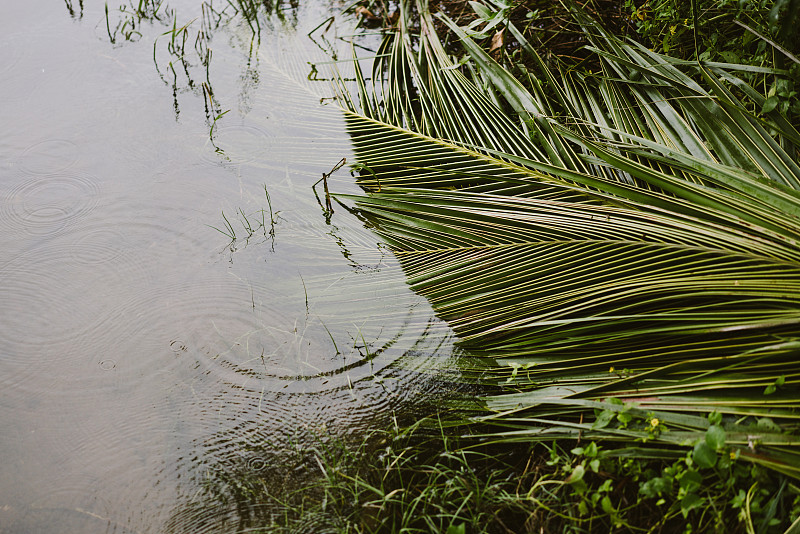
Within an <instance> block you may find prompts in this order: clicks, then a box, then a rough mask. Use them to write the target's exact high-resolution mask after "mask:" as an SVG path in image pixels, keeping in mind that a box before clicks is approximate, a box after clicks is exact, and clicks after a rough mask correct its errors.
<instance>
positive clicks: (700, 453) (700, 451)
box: [692, 441, 717, 468]
mask: <svg viewBox="0 0 800 534" xmlns="http://www.w3.org/2000/svg"><path fill="white" fill-rule="evenodd" d="M692 459H694V463H696V464H697V466H698V467H701V468H709V467H714V465H715V464H716V463H717V453H716V452H714V449H712V448H711V447H709V446H708V443H706V442H705V441H700V442H698V443H697V445H695V446H694V452H693V453H692Z"/></svg>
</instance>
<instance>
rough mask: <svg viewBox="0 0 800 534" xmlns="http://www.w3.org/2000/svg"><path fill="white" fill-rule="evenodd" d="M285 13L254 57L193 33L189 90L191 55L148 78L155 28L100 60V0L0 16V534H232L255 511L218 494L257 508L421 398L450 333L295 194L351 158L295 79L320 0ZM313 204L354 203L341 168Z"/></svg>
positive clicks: (431, 385)
mask: <svg viewBox="0 0 800 534" xmlns="http://www.w3.org/2000/svg"><path fill="white" fill-rule="evenodd" d="M134 3H135V2H134ZM84 4H85V5H84ZM307 4H309V5H305V6H302V7H299V8H296V9H293V8H291V6H284V8H282V9H283V14H284V15H285V16H284V20H285V21H286V22H285V24H281V23H275V24H274V25H272V26H271V27H270V28H268V27H264V28H263V30H262V35H261V36H262V39H261V41H260V42H259V41H253V40H252V32H251V30H250V28H249V27H248V26H247V25H246V24H244V23H242V21H241V19H239V22H238V23H237V24H228V25H225V24H222V25H221V26H220V27H219V28H216V29H215V31H214V33H213V36H210V37H208V39H207V41H206V42H205V45H206V46H208V47H211V48H212V49H213V59H212V61H211V63H210V67H209V73H208V79H207V80H206V74H205V71H206V69H205V67H204V66H203V65H201V64H200V63H199V62H198V61H197V58H198V56H197V53H196V52H193V54H194V55H192V56H191V58H190V65H189V69H188V70H186V71H184V70H182V68H181V66H180V65H179V64H178V63H175V64H174V65H173V66H174V67H175V65H178V66H177V67H176V68H177V72H176V73H175V75H174V76H173V73H172V71H169V70H167V67H168V65H169V61H170V59H172V60H174V59H175V58H171V57H170V56H169V54H168V51H167V50H166V48H165V43H166V39H167V37H163V36H162V35H161V34H163V33H164V32H165V31H167V30H169V29H170V28H171V25H169V26H166V25H164V24H160V23H147V22H142V23H140V24H139V26H138V27H137V32H139V33H140V34H141V35H136V34H134V35H132V36H131V40H127V39H125V38H124V36H123V35H122V34H117V35H116V37H115V42H114V43H111V42H110V38H109V31H110V30H113V29H114V27H116V26H114V25H115V24H117V25H119V22H120V21H121V20H123V18H124V15H121V14H120V13H119V12H117V11H115V9H116V7H117V6H115V5H110V6H109V7H110V8H111V17H110V18H109V20H110V22H111V24H110V27H107V26H106V17H105V13H104V5H103V3H100V2H88V1H87V2H83V3H79V2H76V1H72V2H65V3H64V4H58V3H54V2H45V1H44V0H32V1H27V2H15V3H13V5H11V6H6V12H5V14H4V17H3V18H2V20H0V30H2V31H0V49H1V50H3V54H2V55H0V94H1V95H2V99H0V116H2V120H3V125H4V127H3V128H2V130H0V251H2V252H0V388H2V389H0V391H2V393H0V428H2V429H3V431H2V433H0V457H2V458H3V462H2V463H0V532H2V533H30V532H42V533H49V532H54V533H55V532H58V533H65V532H85V533H90V532H126V533H127V532H234V531H239V530H242V529H244V528H246V527H252V526H255V525H256V524H258V521H261V520H263V517H264V516H265V514H267V512H264V513H261V512H259V502H257V499H255V500H254V499H251V498H248V497H246V496H242V495H241V494H237V493H236V492H235V491H233V490H232V489H231V488H233V487H235V482H236V479H237V477H241V478H242V479H252V478H253V477H255V478H256V479H258V480H260V481H261V482H262V483H263V485H264V486H265V487H266V488H273V489H275V491H279V490H280V487H281V485H282V484H291V480H292V477H293V476H296V475H298V473H299V474H301V475H302V474H303V473H305V474H306V475H307V474H308V473H309V472H310V470H313V469H312V468H310V467H309V466H308V465H307V464H306V463H303V461H302V458H303V457H304V455H303V454H302V450H303V448H304V447H307V446H310V444H312V443H313V442H314V440H319V439H327V438H330V437H346V438H348V439H353V440H355V441H358V440H359V439H362V438H363V436H365V435H366V434H367V433H368V431H369V430H370V429H372V428H377V427H380V426H381V425H383V424H385V423H386V421H387V420H389V418H390V417H391V416H392V414H394V413H408V412H409V411H410V410H413V409H414V406H415V405H416V404H417V403H419V402H422V401H424V400H425V399H428V398H430V397H431V395H433V394H435V393H436V392H437V391H439V389H440V387H441V386H440V384H438V383H437V381H436V380H435V379H434V378H432V376H431V374H429V373H427V372H426V370H427V369H429V368H430V367H431V366H432V365H433V366H437V365H438V366H441V365H443V362H445V361H446V359H447V358H448V357H449V355H450V353H451V351H452V346H451V344H450V340H449V337H448V331H447V330H446V328H445V327H444V326H443V325H442V324H441V323H439V322H438V321H437V320H436V319H435V318H434V317H433V314H432V312H431V310H430V308H429V306H428V305H427V303H426V302H425V301H424V300H422V299H420V298H419V297H417V296H416V295H414V294H413V293H412V292H410V291H409V290H408V288H407V287H406V285H405V282H404V279H403V275H402V272H401V271H400V269H399V267H398V265H397V263H396V261H395V260H394V259H393V257H392V256H391V254H390V253H389V252H388V251H387V249H386V247H385V246H383V245H382V244H381V243H380V242H379V241H378V239H377V238H376V237H375V236H373V235H372V234H371V233H370V232H369V231H368V230H366V229H364V228H363V226H362V225H361V223H359V221H358V220H357V219H356V218H355V217H353V216H352V215H350V214H348V213H347V212H346V211H345V210H343V209H340V208H337V209H336V213H335V214H334V215H333V217H332V218H331V219H330V221H329V222H328V221H326V217H325V215H324V213H323V210H322V208H321V206H320V205H319V204H318V203H317V200H316V198H315V197H314V194H313V192H312V190H311V185H312V184H313V183H314V182H316V181H317V180H319V178H320V177H321V175H322V173H323V172H327V171H329V170H330V169H331V168H332V167H333V166H334V165H335V164H336V163H337V162H338V161H339V160H340V159H341V158H349V157H350V154H351V152H350V144H349V140H348V137H347V135H346V134H345V132H344V127H343V123H342V120H341V115H340V112H339V111H337V109H336V108H335V107H334V106H333V105H331V104H329V103H327V105H326V102H325V101H324V102H323V104H320V94H319V93H317V94H315V93H314V92H311V91H308V90H307V88H306V86H307V84H306V83H304V82H303V80H304V79H305V76H306V75H307V74H308V69H309V67H308V65H307V64H306V62H305V60H304V59H303V58H304V57H306V56H309V57H313V55H314V53H315V51H317V49H316V48H315V45H314V44H313V43H312V42H310V41H309V40H308V38H307V37H306V33H307V32H308V31H309V30H310V29H311V28H313V27H314V26H316V25H317V24H319V23H320V22H321V21H323V20H324V19H325V18H326V17H327V16H328V14H329V12H330V13H336V9H337V7H336V6H326V5H322V4H313V3H307ZM169 5H170V6H171V7H172V8H174V10H175V13H176V14H177V17H178V20H179V21H182V22H184V23H185V22H188V21H189V20H192V19H193V18H195V17H201V16H202V12H201V9H200V7H199V3H198V2H192V1H188V0H187V1H183V2H171V3H170V4H169ZM200 23H201V19H200V18H198V19H197V20H196V22H195V23H194V24H195V26H194V27H192V28H193V29H192V32H193V33H191V35H192V37H194V36H195V35H196V34H197V31H196V30H195V29H194V28H197V27H198V25H199V24H200ZM334 30H335V28H334V29H332V30H330V31H334ZM334 36H335V34H332V33H328V34H327V37H329V38H330V41H331V42H333V41H335V39H334V38H333V37H334ZM157 39H159V40H160V41H159V42H157V43H156V44H157V46H156V64H158V65H159V66H160V68H159V70H160V71H161V75H159V72H158V71H157V70H156V66H155V64H154V57H153V56H154V54H153V42H154V41H156V40H157ZM132 41H135V42H132ZM159 43H160V44H159ZM201 49H202V46H201ZM164 72H166V73H167V75H164ZM187 72H188V76H187ZM204 81H206V82H207V83H208V84H209V86H210V87H213V93H214V102H213V106H212V109H211V110H208V109H207V108H208V105H207V103H206V100H205V98H204V96H203V89H202V82H204ZM322 92H323V93H324V89H322ZM214 106H217V109H216V110H215V109H213V107H214ZM222 111H227V113H225V114H224V115H223V116H222V117H220V118H219V119H218V120H217V122H216V124H215V125H214V137H213V140H210V139H209V131H210V128H211V124H213V118H214V117H215V116H216V115H218V114H219V112H222ZM331 187H333V188H334V189H335V190H337V191H340V192H347V191H350V192H355V188H354V186H353V185H352V178H351V177H350V176H349V174H348V173H347V172H346V169H342V170H340V171H338V172H337V173H335V174H334V175H333V176H332V177H331ZM265 188H266V192H265ZM267 193H268V194H269V199H270V202H269V204H268V203H267ZM270 204H271V209H272V218H273V221H274V224H273V223H272V222H271V221H270V211H269V205H270ZM223 214H224V216H225V218H227V220H228V221H229V223H230V224H231V225H232V227H233V229H234V231H235V234H236V238H235V239H230V238H229V237H227V236H225V235H223V233H221V232H219V231H217V230H216V229H215V228H213V227H216V228H218V229H221V230H226V222H225V218H223ZM262 223H263V225H264V226H263V227H260V225H261V224H262ZM251 230H252V231H251ZM226 231H227V230H226ZM298 459H299V460H298ZM298 476H299V475H298ZM209 488H212V490H213V491H208V490H209ZM215 492H216V493H215ZM215 494H217V495H218V496H220V497H227V500H226V499H224V498H220V499H217V500H215V499H214V498H213V496H214V495H215ZM209 495H211V496H209Z"/></svg>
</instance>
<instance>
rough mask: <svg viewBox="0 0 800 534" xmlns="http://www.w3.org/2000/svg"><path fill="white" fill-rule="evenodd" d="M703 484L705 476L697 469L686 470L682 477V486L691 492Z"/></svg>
mask: <svg viewBox="0 0 800 534" xmlns="http://www.w3.org/2000/svg"><path fill="white" fill-rule="evenodd" d="M702 484H703V476H702V475H701V474H700V473H698V472H697V471H695V470H691V471H686V472H685V473H684V474H683V476H682V477H681V481H680V486H681V488H682V489H683V490H685V491H686V492H687V493H691V492H693V491H695V490H696V489H698V488H699V487H700V486H701V485H702Z"/></svg>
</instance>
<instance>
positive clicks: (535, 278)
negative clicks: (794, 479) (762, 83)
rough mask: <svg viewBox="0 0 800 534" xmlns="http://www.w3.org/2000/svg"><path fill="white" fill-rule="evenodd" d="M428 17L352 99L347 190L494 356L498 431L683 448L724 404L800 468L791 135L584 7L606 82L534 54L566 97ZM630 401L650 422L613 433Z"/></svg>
mask: <svg viewBox="0 0 800 534" xmlns="http://www.w3.org/2000/svg"><path fill="white" fill-rule="evenodd" d="M418 11H419V13H420V14H421V30H420V34H419V35H418V36H416V35H413V36H412V34H411V31H410V29H409V28H410V24H409V22H408V9H407V7H404V14H403V16H401V21H403V22H401V24H400V25H399V29H398V31H397V32H394V33H391V34H389V35H387V37H386V39H385V40H384V42H383V44H382V46H381V53H380V54H379V57H381V58H385V59H380V60H379V61H378V62H377V63H376V64H375V66H374V67H375V68H374V69H373V72H372V76H371V77H372V81H373V83H372V85H371V86H368V85H367V83H366V79H365V77H364V75H363V74H362V73H361V72H360V68H357V71H358V73H357V76H356V79H357V81H358V91H359V98H358V100H357V102H358V104H357V105H356V101H354V100H353V99H350V98H347V97H345V98H343V101H344V102H345V103H347V104H348V107H349V108H350V109H349V110H348V111H347V112H346V121H347V127H348V131H349V132H350V135H351V138H352V141H353V145H354V149H355V153H356V155H357V158H358V161H359V163H360V165H361V169H362V173H361V176H360V177H359V183H360V184H361V185H362V187H364V189H365V190H367V191H368V192H369V194H368V195H367V196H358V197H347V196H344V195H340V196H339V198H340V199H341V200H346V199H349V200H353V201H355V203H356V205H357V207H358V209H359V210H360V211H361V213H362V214H363V215H364V216H365V217H367V219H368V220H370V222H371V223H372V225H373V226H374V229H375V230H376V231H377V232H379V233H380V234H382V235H383V236H384V237H385V238H386V239H387V240H388V241H389V242H390V243H391V244H392V245H393V246H394V248H395V251H396V254H397V255H398V257H399V259H400V261H401V263H402V265H403V268H404V270H405V272H406V274H407V276H408V279H409V283H410V284H411V286H412V287H413V288H414V289H415V290H416V291H418V292H419V293H420V294H422V295H424V296H425V297H427V298H428V299H429V300H430V302H431V303H432V305H433V306H434V308H435V310H436V311H437V313H438V314H439V315H440V316H441V317H442V318H443V319H445V320H447V321H448V322H449V323H450V325H451V326H452V327H453V328H454V330H455V331H456V333H457V334H458V335H459V336H460V338H461V340H462V343H463V344H464V346H465V347H467V348H469V349H470V350H471V351H472V352H473V353H475V354H478V355H482V356H483V357H484V358H487V359H488V360H489V362H490V369H488V370H487V371H485V372H484V375H483V376H482V379H483V381H484V383H490V384H496V385H498V386H501V387H502V388H504V389H501V390H500V392H499V393H498V394H491V395H487V397H486V398H485V399H484V402H485V406H486V407H487V408H488V410H489V413H488V414H487V415H486V416H485V417H483V418H481V420H483V421H484V422H486V423H491V424H494V425H497V427H498V430H497V432H496V434H495V436H496V437H497V439H521V440H541V439H548V440H550V439H553V438H554V437H563V438H568V437H576V436H578V435H583V436H587V437H597V438H605V439H613V440H618V441H629V442H630V441H636V440H639V441H641V440H649V441H651V442H654V443H661V444H663V445H668V446H675V445H681V444H686V443H687V442H690V441H692V440H694V439H697V436H698V435H700V434H699V433H702V432H704V431H705V429H706V428H707V427H708V420H707V419H706V418H705V417H703V416H704V415H705V414H707V413H709V412H712V411H716V412H720V413H722V414H725V415H726V419H725V421H726V423H725V424H726V429H727V432H728V435H729V439H728V443H729V444H731V445H733V446H735V447H738V448H739V449H740V450H741V454H742V456H743V457H747V458H748V459H750V460H752V461H754V462H760V463H765V464H767V465H769V466H770V467H773V468H775V469H778V470H781V471H783V472H786V473H789V474H792V475H793V476H800V449H799V448H798V445H800V441H799V439H800V438H798V437H797V436H798V428H799V426H798V419H799V418H800V413H798V411H797V408H798V407H800V398H799V396H798V393H797V391H798V390H799V389H798V387H797V386H798V384H800V363H798V362H800V358H798V356H800V336H798V335H797V332H800V246H798V244H799V243H800V195H799V194H798V185H800V168H798V165H797V162H796V161H795V158H796V157H797V152H796V151H795V152H786V151H785V150H784V149H783V148H782V146H792V145H791V142H792V141H791V140H792V139H794V138H795V137H796V132H795V131H793V130H792V129H791V128H788V129H785V131H783V132H781V133H780V134H779V135H782V136H783V139H784V140H781V141H775V140H774V139H773V138H772V137H771V136H770V134H769V132H768V131H767V129H766V128H765V127H764V126H763V125H762V124H761V123H760V122H759V120H757V119H756V118H754V117H752V116H750V115H749V114H748V112H747V111H746V109H745V108H744V106H743V105H742V104H741V103H740V102H739V101H738V100H736V99H735V98H734V96H733V94H732V93H731V91H730V90H728V89H726V88H725V86H724V85H723V84H722V82H721V81H720V80H721V79H723V78H724V77H730V76H732V74H730V73H727V72H725V73H724V75H720V73H721V72H723V70H722V69H721V67H714V72H711V71H709V70H708V69H707V68H705V67H702V66H700V67H697V66H693V65H681V66H682V67H685V69H686V70H687V71H691V70H692V69H695V70H696V71H697V72H696V74H698V75H699V76H700V77H701V78H702V80H704V82H705V85H706V87H709V90H708V91H706V90H705V89H704V88H703V87H702V86H701V85H700V84H699V83H698V82H696V81H695V79H694V78H692V77H691V76H690V75H689V74H687V73H686V72H684V71H683V70H681V69H679V68H678V67H679V65H676V64H674V63H673V62H670V61H668V60H667V59H665V58H663V57H662V56H659V55H657V54H654V53H652V52H649V51H647V50H644V49H641V48H639V47H636V46H633V45H630V44H626V43H623V42H621V41H619V40H617V39H615V38H613V37H611V36H609V35H607V34H606V33H604V32H603V31H602V29H601V28H599V26H597V25H595V24H594V23H593V22H592V21H590V20H589V19H587V18H586V17H584V16H583V15H581V14H580V13H579V12H576V19H577V20H578V21H579V22H581V23H582V24H583V25H584V26H585V27H586V28H587V31H589V34H590V35H593V37H592V38H593V46H594V48H593V50H594V51H595V52H596V53H597V55H598V57H599V58H600V59H601V60H602V65H603V74H602V75H601V76H597V77H588V76H580V75H577V74H569V73H565V72H560V73H554V72H551V71H550V70H549V69H547V67H546V66H545V65H544V62H542V61H540V60H539V62H538V64H539V68H540V72H539V75H540V76H541V77H542V78H543V79H546V80H548V82H549V84H550V85H555V88H554V94H555V97H554V98H553V99H552V100H547V99H546V98H545V94H544V93H543V92H537V90H534V92H533V93H531V92H529V91H528V89H527V88H526V87H525V86H524V85H523V84H522V83H520V82H519V81H517V79H516V78H515V77H514V76H512V75H511V74H510V73H509V72H508V71H507V70H505V69H504V68H503V67H501V66H500V65H499V64H498V63H496V62H495V61H494V60H493V59H492V58H491V57H489V56H488V55H487V54H486V53H485V52H484V51H483V50H482V49H481V48H480V47H479V46H478V45H476V44H475V43H474V42H472V40H471V39H470V38H469V37H468V36H467V35H466V34H465V33H464V32H463V31H462V30H461V29H460V28H458V27H457V26H456V25H455V24H454V23H453V22H452V21H449V20H448V19H447V18H446V17H442V19H443V20H444V22H445V24H446V25H447V26H448V27H449V28H450V29H451V30H452V32H453V33H454V34H455V35H456V36H457V37H458V38H459V39H460V41H461V42H462V44H463V45H464V48H465V50H466V51H467V53H468V54H469V57H470V59H471V61H473V62H474V64H475V65H476V66H477V69H476V70H475V71H473V73H474V74H473V75H474V79H470V78H468V76H467V75H466V74H465V73H463V72H462V71H461V70H459V69H458V68H457V64H456V63H455V62H454V61H453V60H451V58H450V57H449V56H448V55H447V53H446V52H445V49H444V47H443V46H442V44H441V43H440V42H439V41H438V37H437V36H436V33H435V32H434V31H433V23H432V21H431V18H430V16H429V14H428V13H427V7H426V6H425V5H424V4H423V5H419V6H418ZM511 31H512V33H513V34H514V35H515V36H517V39H518V40H520V42H521V43H522V45H523V49H526V50H527V51H528V52H529V53H531V54H535V52H533V51H532V49H531V48H530V47H529V46H528V45H527V43H525V42H524V39H523V38H522V36H521V35H519V32H517V31H516V30H515V29H514V28H513V27H511ZM417 40H418V41H417ZM415 43H418V44H415ZM356 65H358V62H356ZM632 73H633V74H634V75H635V76H634V78H636V79H635V80H632V81H631V79H630V78H631V76H632ZM483 81H486V82H488V84H483V83H482V82H483ZM340 88H341V89H342V94H343V95H347V94H348V93H346V92H345V90H346V85H345V84H344V82H342V81H340ZM545 102H546V104H544V103H545ZM504 106H507V108H506V109H508V110H511V113H506V112H505V111H504V109H503V107H504ZM556 116H562V117H563V116H566V117H569V118H568V119H556ZM786 139H788V140H789V142H788V143H787V142H785V140H786ZM790 150H791V149H790ZM765 393H767V394H765ZM611 399H621V400H622V402H618V401H612V400H611ZM621 410H624V411H626V413H631V414H635V415H636V417H638V419H637V420H638V421H639V424H638V426H636V425H633V424H632V425H630V426H625V425H622V426H621V427H616V426H614V425H610V424H608V421H605V422H604V418H605V419H608V416H607V415H605V416H604V415H603V414H604V413H616V412H619V411H621ZM653 417H656V418H658V419H659V420H661V421H663V422H666V424H667V425H668V428H669V430H668V431H666V432H660V433H657V434H654V433H653V432H651V431H648V429H647V421H648V420H651V419H652V418H653ZM763 421H769V423H770V424H766V423H764V424H761V423H760V422H763ZM760 424H761V426H759V425H760Z"/></svg>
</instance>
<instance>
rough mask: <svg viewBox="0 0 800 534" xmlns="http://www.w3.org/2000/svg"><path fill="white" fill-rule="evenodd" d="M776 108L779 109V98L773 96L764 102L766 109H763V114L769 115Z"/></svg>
mask: <svg viewBox="0 0 800 534" xmlns="http://www.w3.org/2000/svg"><path fill="white" fill-rule="evenodd" d="M776 107H778V97H777V96H775V95H772V96H771V97H769V98H767V100H766V101H765V102H764V107H763V108H761V113H769V112H770V111H772V110H774V109H775V108H776Z"/></svg>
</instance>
